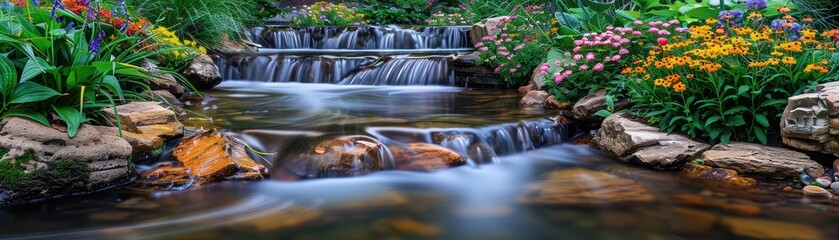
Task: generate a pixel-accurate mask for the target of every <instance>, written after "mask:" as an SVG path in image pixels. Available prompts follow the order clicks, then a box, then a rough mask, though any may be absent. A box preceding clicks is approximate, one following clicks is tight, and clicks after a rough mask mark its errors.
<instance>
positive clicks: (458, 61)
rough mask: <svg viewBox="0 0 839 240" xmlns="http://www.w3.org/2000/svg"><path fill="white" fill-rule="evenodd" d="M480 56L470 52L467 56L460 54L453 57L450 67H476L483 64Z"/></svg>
mask: <svg viewBox="0 0 839 240" xmlns="http://www.w3.org/2000/svg"><path fill="white" fill-rule="evenodd" d="M480 60H481V54H480V53H479V52H471V53H469V54H460V53H458V54H457V55H455V56H454V58H453V59H452V65H455V66H478V65H481V64H483V63H482V62H481V61H480Z"/></svg>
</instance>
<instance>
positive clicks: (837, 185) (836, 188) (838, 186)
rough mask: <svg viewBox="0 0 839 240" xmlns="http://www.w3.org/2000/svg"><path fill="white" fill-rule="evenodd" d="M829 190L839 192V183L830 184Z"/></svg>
mask: <svg viewBox="0 0 839 240" xmlns="http://www.w3.org/2000/svg"><path fill="white" fill-rule="evenodd" d="M830 189H833V191H836V192H839V182H834V183H831V184H830Z"/></svg>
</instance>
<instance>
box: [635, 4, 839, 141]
mask: <svg viewBox="0 0 839 240" xmlns="http://www.w3.org/2000/svg"><path fill="white" fill-rule="evenodd" d="M758 10H759V9H750V10H749V11H748V12H743V11H741V10H731V11H723V12H721V13H720V14H719V17H718V18H717V19H708V20H707V21H706V22H705V24H703V25H698V26H691V27H690V30H689V33H683V34H676V35H675V36H673V37H672V38H671V40H672V41H669V42H668V41H662V42H659V43H657V44H658V45H659V46H656V48H654V49H653V50H651V51H649V52H648V54H647V55H646V57H645V58H644V59H643V60H639V61H637V62H635V63H634V64H633V65H632V66H630V67H629V68H626V69H624V70H623V73H625V74H627V75H628V76H629V80H627V81H626V83H627V87H628V89H629V91H628V94H629V97H630V98H631V100H632V102H633V103H634V104H635V106H634V107H633V111H634V112H635V113H636V114H638V115H640V116H643V117H648V118H650V119H651V120H652V122H658V123H659V125H660V126H661V129H662V130H663V131H667V132H674V131H680V132H684V133H687V134H688V135H690V136H692V137H703V138H706V139H708V140H710V141H711V142H722V143H727V142H729V141H731V140H741V141H752V142H755V141H756V142H761V143H763V144H766V143H767V142H768V137H767V136H768V134H769V133H772V132H775V131H777V126H776V125H777V124H776V123H777V122H778V121H779V115H780V114H781V113H782V111H783V108H784V106H785V105H786V101H787V98H789V97H790V96H792V95H795V94H799V93H802V92H803V91H805V90H806V89H810V88H812V87H814V86H815V85H816V84H818V83H822V82H826V81H828V80H837V74H836V66H837V64H839V53H836V48H835V46H834V44H835V42H834V41H835V40H836V38H835V36H836V34H837V31H836V30H832V31H825V32H822V33H818V32H817V31H816V30H813V29H809V28H808V27H807V21H798V20H796V19H795V18H793V17H792V16H790V15H788V13H789V12H790V11H789V9H779V10H780V12H781V13H782V16H781V18H779V19H775V20H771V21H770V20H769V19H767V18H765V17H764V16H763V15H762V14H761V13H760V12H759V11H758ZM831 38H833V39H831Z"/></svg>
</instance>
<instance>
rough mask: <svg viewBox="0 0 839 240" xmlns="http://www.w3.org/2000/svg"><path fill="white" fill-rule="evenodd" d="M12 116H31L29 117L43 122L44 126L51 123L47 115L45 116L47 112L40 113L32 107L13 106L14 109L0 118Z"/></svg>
mask: <svg viewBox="0 0 839 240" xmlns="http://www.w3.org/2000/svg"><path fill="white" fill-rule="evenodd" d="M12 116H15V117H25V118H29V119H32V120H34V121H36V122H38V123H40V124H43V125H44V126H49V125H50V123H49V121H47V117H46V116H45V114H43V113H39V112H38V111H35V110H32V109H26V108H13V109H11V110H9V111H7V112H6V113H4V114H3V116H2V117H0V118H6V117H12Z"/></svg>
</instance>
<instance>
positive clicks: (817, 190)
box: [801, 186, 833, 199]
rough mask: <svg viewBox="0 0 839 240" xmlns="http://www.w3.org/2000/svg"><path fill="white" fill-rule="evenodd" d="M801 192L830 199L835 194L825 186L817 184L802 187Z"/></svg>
mask: <svg viewBox="0 0 839 240" xmlns="http://www.w3.org/2000/svg"><path fill="white" fill-rule="evenodd" d="M801 193H803V194H804V196H805V197H809V198H814V199H830V198H832V197H833V194H831V193H830V192H828V191H827V190H824V188H821V187H816V186H805V187H804V188H803V189H801Z"/></svg>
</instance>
